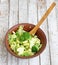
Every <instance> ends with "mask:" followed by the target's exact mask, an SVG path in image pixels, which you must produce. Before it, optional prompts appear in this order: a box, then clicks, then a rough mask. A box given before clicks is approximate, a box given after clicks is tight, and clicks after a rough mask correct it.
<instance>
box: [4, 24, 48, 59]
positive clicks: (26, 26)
mask: <svg viewBox="0 0 58 65" xmlns="http://www.w3.org/2000/svg"><path fill="white" fill-rule="evenodd" d="M20 25H23V26H24V28H23V29H24V30H25V31H27V32H29V31H31V30H32V29H33V28H34V27H35V25H33V24H29V23H21V24H17V25H15V26H13V27H12V28H10V29H9V30H8V32H7V33H6V36H5V46H6V48H7V50H8V51H9V52H10V54H12V55H13V56H15V57H17V58H23V59H28V58H33V57H36V56H38V55H40V54H41V53H42V52H43V51H44V49H45V47H46V44H47V39H46V35H45V33H44V32H43V31H42V30H41V29H40V28H38V30H37V32H36V34H35V35H37V37H38V38H39V39H40V41H41V44H42V47H41V49H40V50H39V51H38V52H37V53H36V54H34V55H32V56H27V57H26V56H18V55H17V54H16V53H15V52H13V51H12V49H11V48H10V46H9V41H8V34H9V33H12V31H17V29H18V27H19V26H20Z"/></svg>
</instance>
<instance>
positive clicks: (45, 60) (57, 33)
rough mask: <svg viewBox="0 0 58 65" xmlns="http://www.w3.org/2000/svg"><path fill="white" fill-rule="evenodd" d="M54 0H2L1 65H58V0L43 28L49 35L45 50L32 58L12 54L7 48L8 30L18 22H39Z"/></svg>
mask: <svg viewBox="0 0 58 65" xmlns="http://www.w3.org/2000/svg"><path fill="white" fill-rule="evenodd" d="M52 2H54V0H0V65H58V22H57V21H58V15H57V14H58V0H55V2H56V4H57V5H56V7H55V8H54V9H53V11H52V12H51V13H50V15H49V16H48V18H47V19H46V20H45V22H44V23H43V24H42V25H41V27H40V28H41V29H42V30H43V31H44V32H45V34H46V37H47V46H46V49H45V50H44V52H43V53H42V54H41V55H40V56H37V57H35V58H32V59H20V58H16V57H14V56H12V55H11V54H10V53H8V51H7V50H6V48H5V44H4V38H5V34H6V32H7V30H8V29H9V28H10V27H12V26H13V25H15V24H18V23H32V24H35V25H36V24H37V22H38V20H40V18H41V17H42V15H43V14H44V13H45V11H46V10H47V9H48V7H49V6H50V4H51V3H52Z"/></svg>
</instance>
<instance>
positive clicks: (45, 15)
mask: <svg viewBox="0 0 58 65" xmlns="http://www.w3.org/2000/svg"><path fill="white" fill-rule="evenodd" d="M55 5H56V3H55V2H53V3H52V4H51V6H50V7H49V8H48V10H47V11H46V13H45V14H44V15H43V16H42V18H41V19H40V21H39V22H38V24H37V25H36V26H35V27H34V28H33V29H32V30H31V31H30V32H29V33H30V34H35V33H36V31H37V30H38V28H39V27H40V25H41V24H42V23H43V22H44V20H45V19H46V18H47V16H48V15H49V14H50V12H51V11H52V9H53V8H54V7H55Z"/></svg>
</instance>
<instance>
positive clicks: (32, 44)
mask: <svg viewBox="0 0 58 65" xmlns="http://www.w3.org/2000/svg"><path fill="white" fill-rule="evenodd" d="M8 41H9V45H10V48H11V49H12V51H13V52H15V53H16V54H17V55H19V56H32V55H34V54H35V53H37V52H38V51H39V50H40V48H41V47H42V44H41V42H40V39H39V38H38V37H37V36H36V35H30V34H29V32H26V31H25V30H23V26H19V28H18V30H17V31H16V32H15V31H12V33H9V34H8Z"/></svg>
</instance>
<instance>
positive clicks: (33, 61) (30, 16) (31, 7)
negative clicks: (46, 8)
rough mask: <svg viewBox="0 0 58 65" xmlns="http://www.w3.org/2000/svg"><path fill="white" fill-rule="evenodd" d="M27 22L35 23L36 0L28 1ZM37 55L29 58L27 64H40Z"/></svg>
mask: <svg viewBox="0 0 58 65" xmlns="http://www.w3.org/2000/svg"><path fill="white" fill-rule="evenodd" d="M28 7H29V9H28V23H31V24H35V25H36V24H37V21H38V20H37V14H38V13H37V0H29V2H28ZM39 61H40V60H39V56H37V57H35V58H32V59H30V60H29V65H40V62H39Z"/></svg>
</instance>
